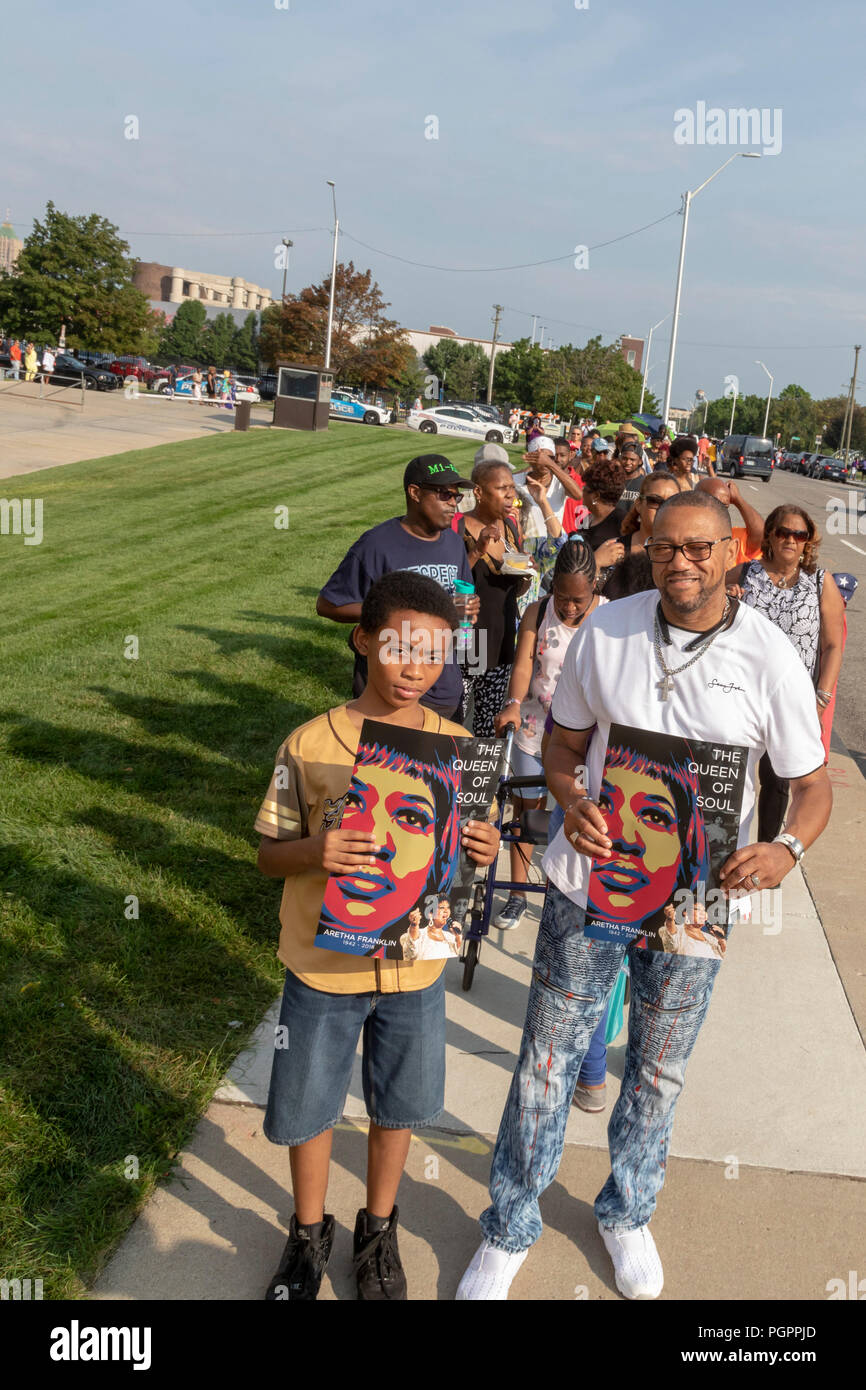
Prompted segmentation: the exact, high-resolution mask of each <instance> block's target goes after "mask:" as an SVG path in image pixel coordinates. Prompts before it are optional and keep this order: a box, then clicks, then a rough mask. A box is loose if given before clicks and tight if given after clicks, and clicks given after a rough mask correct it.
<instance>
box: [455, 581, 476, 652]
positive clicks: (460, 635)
mask: <svg viewBox="0 0 866 1390" xmlns="http://www.w3.org/2000/svg"><path fill="white" fill-rule="evenodd" d="M474 593H475V585H474V584H470V583H468V581H467V580H465V579H455V580H454V594H455V597H456V598H466V599H468V598H470V597H471V596H472V594H474ZM471 646H472V619H471V618H468V617H467V616H466V615H465V614H464V615H463V617H462V618H461V619H460V626H459V627H458V629H457V631H456V632H455V634H454V655H455V656H456V657H457V659H458V661H459V660H460V658H461V657H464V656H466V654H467V652H468V651H469V650H470V648H471Z"/></svg>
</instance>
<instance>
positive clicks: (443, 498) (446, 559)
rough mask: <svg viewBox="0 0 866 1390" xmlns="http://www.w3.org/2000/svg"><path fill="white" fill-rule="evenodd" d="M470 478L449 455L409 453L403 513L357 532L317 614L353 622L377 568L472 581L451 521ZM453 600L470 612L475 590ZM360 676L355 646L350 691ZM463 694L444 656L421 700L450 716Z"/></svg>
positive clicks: (449, 587)
mask: <svg viewBox="0 0 866 1390" xmlns="http://www.w3.org/2000/svg"><path fill="white" fill-rule="evenodd" d="M471 486H472V484H471V482H470V481H469V479H468V478H461V477H460V475H459V474H458V472H457V469H456V468H455V467H454V465H453V463H452V462H451V461H450V459H447V458H443V456H442V455H441V454H422V455H420V456H419V457H418V458H414V459H412V460H411V462H410V463H408V464H407V466H406V471H405V473H404V474H403V490H404V492H405V494H406V515H405V516H401V517H397V516H395V517H392V518H391V519H390V520H389V521H383V522H382V523H381V525H379V526H374V527H372V529H371V530H369V531H365V532H364V533H363V535H361V536H359V537H358V539H357V540H356V541H355V544H354V545H353V546H352V547H351V549H350V550H349V551H348V553H347V554H346V556H345V557H344V559H343V560H341V562H340V564H339V565H338V566H337V568H336V570H335V571H334V573H333V574H332V575H331V577H330V579H329V580H328V582H327V584H326V585H325V587H324V588H323V589H322V591H321V593H320V594H319V597H318V598H317V600H316V612H317V613H318V614H319V616H320V617H322V618H331V619H332V620H333V621H334V622H336V623H352V624H353V625H354V624H356V623H357V622H358V620H359V618H360V616H361V604H362V603H363V601H364V598H365V597H366V595H367V591H368V590H369V589H370V588H371V586H372V585H373V584H374V583H375V582H376V580H377V579H380V578H381V577H382V575H383V574H389V573H391V571H393V570H415V571H416V573H418V574H427V575H429V576H430V577H431V579H435V580H436V581H437V582H438V583H439V584H441V585H442V588H443V589H445V590H446V592H448V593H449V594H451V595H452V596H454V581H455V580H456V579H462V580H465V582H466V583H467V584H471V583H472V571H471V570H470V568H469V562H468V560H467V558H466V547H465V546H464V544H463V541H462V540H461V539H460V537H459V536H458V535H457V534H456V532H454V531H452V529H451V522H452V521H453V519H454V515H455V513H456V511H457V503H458V501H459V500H460V495H461V492H462V490H463V489H464V488H471ZM455 601H456V604H457V608H458V611H462V605H463V604H464V603H465V604H466V612H467V613H468V615H469V616H471V617H472V618H473V620H474V618H475V615H476V614H477V612H478V598H477V597H476V596H473V597H471V598H469V599H468V600H461V599H459V598H456V599H455ZM366 683H367V669H366V661H365V660H364V658H363V657H362V656H360V655H359V653H357V652H356V653H355V677H354V681H353V690H354V693H355V695H356V696H357V695H359V694H360V693H361V691H362V690H363V689H364V686H365V685H366ZM462 698H463V682H462V677H461V674H460V667H459V666H457V665H456V664H455V663H454V662H453V661H448V662H446V664H445V666H444V668H443V670H442V675H441V676H440V677H439V679H438V681H436V682H435V684H434V685H432V686H431V687H430V689H429V691H428V692H427V694H426V696H425V697H424V699H423V701H422V704H425V705H427V706H429V708H430V709H434V710H436V711H437V713H439V714H441V715H442V716H443V718H447V719H451V718H453V717H455V715H456V713H457V712H458V711H459V709H460V706H461V703H462Z"/></svg>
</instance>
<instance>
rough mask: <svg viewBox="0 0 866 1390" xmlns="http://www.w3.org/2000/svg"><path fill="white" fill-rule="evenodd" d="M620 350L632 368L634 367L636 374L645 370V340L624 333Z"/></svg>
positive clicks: (620, 341) (620, 342)
mask: <svg viewBox="0 0 866 1390" xmlns="http://www.w3.org/2000/svg"><path fill="white" fill-rule="evenodd" d="M619 350H620V352H621V353H622V355H623V357H624V358H625V360H626V362H627V363H628V365H629V366H630V367H634V369H635V371H636V372H639V371H641V370H642V369H643V350H644V340H643V338H632V337H631V336H630V334H628V333H623V334H622V336H621V338H620V340H619Z"/></svg>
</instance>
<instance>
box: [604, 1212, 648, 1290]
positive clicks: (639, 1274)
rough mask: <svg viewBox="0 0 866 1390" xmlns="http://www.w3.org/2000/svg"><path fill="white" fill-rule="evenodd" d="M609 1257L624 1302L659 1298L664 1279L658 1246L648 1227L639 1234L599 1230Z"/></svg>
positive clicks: (640, 1230)
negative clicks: (625, 1299)
mask: <svg viewBox="0 0 866 1390" xmlns="http://www.w3.org/2000/svg"><path fill="white" fill-rule="evenodd" d="M598 1231H599V1235H600V1236H601V1238H602V1240H603V1241H604V1244H605V1248H606V1250H607V1253H608V1254H609V1255H610V1258H611V1259H612V1260H613V1272H614V1276H615V1278H616V1286H617V1288H618V1289H619V1291H620V1293H621V1294H623V1295H624V1297H625V1298H658V1296H659V1294H660V1293H661V1291H662V1289H663V1288H664V1282H665V1276H664V1272H663V1270H662V1262H661V1260H660V1259H659V1252H658V1250H657V1249H656V1243H655V1241H654V1240H653V1238H652V1236H651V1234H650V1228H649V1226H639V1227H638V1229H637V1230H636V1231H622V1232H620V1234H618V1235H617V1234H616V1232H614V1231H606V1230H605V1229H604V1227H603V1226H602V1225H599V1228H598Z"/></svg>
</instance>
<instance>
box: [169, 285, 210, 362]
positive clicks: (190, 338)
mask: <svg viewBox="0 0 866 1390" xmlns="http://www.w3.org/2000/svg"><path fill="white" fill-rule="evenodd" d="M206 321H207V313H206V311H205V307H204V305H203V304H202V302H201V300H199V299H187V300H185V301H184V303H183V304H181V305H180V307H179V308H178V310H177V312H176V313H175V316H174V318H173V319H172V321H171V323H169V324H167V325H166V328H165V331H164V333H163V335H162V338H161V340H160V344H159V355H160V357H161V358H162V360H163V361H164V362H178V363H200V362H202V361H203V359H204V326H205V323H206ZM214 365H216V364H214Z"/></svg>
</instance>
